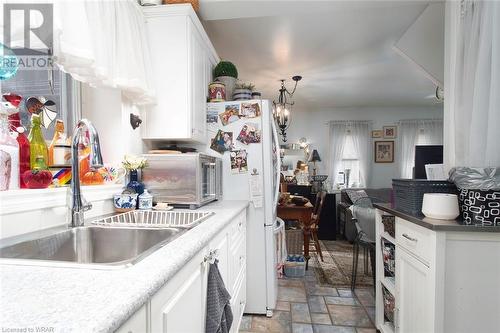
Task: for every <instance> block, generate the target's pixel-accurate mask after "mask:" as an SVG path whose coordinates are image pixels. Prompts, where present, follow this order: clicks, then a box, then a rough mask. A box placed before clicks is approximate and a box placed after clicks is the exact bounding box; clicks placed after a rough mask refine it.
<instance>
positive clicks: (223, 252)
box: [208, 228, 231, 292]
mask: <svg viewBox="0 0 500 333" xmlns="http://www.w3.org/2000/svg"><path fill="white" fill-rule="evenodd" d="M208 250H209V251H214V250H216V251H217V259H218V260H219V263H218V265H217V266H218V267H219V271H220V275H221V276H222V280H224V284H225V286H226V289H227V291H229V292H231V290H230V287H231V285H230V281H229V243H228V229H227V228H226V229H224V231H223V232H221V233H220V234H219V235H217V237H215V238H214V239H213V240H212V241H211V242H210V244H209V246H208Z"/></svg>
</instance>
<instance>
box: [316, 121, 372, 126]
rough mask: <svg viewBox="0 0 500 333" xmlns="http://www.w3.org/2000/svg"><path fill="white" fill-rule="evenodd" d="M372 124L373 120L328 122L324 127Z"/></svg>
mask: <svg viewBox="0 0 500 333" xmlns="http://www.w3.org/2000/svg"><path fill="white" fill-rule="evenodd" d="M354 123H358V124H373V120H329V121H327V122H326V123H325V125H330V124H354Z"/></svg>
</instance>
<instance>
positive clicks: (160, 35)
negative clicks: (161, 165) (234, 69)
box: [141, 4, 219, 142]
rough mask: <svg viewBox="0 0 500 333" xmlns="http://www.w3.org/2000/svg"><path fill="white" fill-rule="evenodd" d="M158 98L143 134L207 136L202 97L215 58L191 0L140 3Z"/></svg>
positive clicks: (156, 136)
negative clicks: (141, 4) (183, 1)
mask: <svg viewBox="0 0 500 333" xmlns="http://www.w3.org/2000/svg"><path fill="white" fill-rule="evenodd" d="M143 12H144V16H145V18H146V22H147V24H146V27H147V35H148V42H149V47H150V51H151V52H150V53H151V65H152V66H151V68H152V70H153V73H152V75H153V80H152V81H153V83H154V88H155V90H156V98H157V104H156V105H155V106H152V107H149V108H147V109H146V110H145V112H144V114H143V120H144V122H143V124H142V126H141V128H142V138H143V139H144V140H149V141H155V140H157V141H160V140H170V141H192V142H206V137H205V136H206V100H207V95H208V84H209V83H210V81H211V80H212V69H213V68H214V67H215V65H216V64H217V62H218V61H219V58H218V56H217V54H216V52H215V49H214V47H213V45H212V43H211V42H210V40H209V38H208V36H207V34H206V32H205V30H204V29H203V26H202V25H201V23H200V20H199V19H198V17H197V16H196V14H195V12H194V11H193V9H192V7H191V5H189V4H185V5H168V6H152V7H144V9H143Z"/></svg>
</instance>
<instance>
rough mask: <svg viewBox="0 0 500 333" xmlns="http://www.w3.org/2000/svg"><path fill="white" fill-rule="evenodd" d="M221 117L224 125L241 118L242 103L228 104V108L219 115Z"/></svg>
mask: <svg viewBox="0 0 500 333" xmlns="http://www.w3.org/2000/svg"><path fill="white" fill-rule="evenodd" d="M219 117H220V121H221V122H222V125H224V126H226V125H228V124H231V123H234V122H235V121H238V120H240V105H239V104H229V105H226V110H225V111H224V112H222V113H221V114H220V115H219Z"/></svg>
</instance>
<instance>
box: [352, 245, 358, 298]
mask: <svg viewBox="0 0 500 333" xmlns="http://www.w3.org/2000/svg"><path fill="white" fill-rule="evenodd" d="M358 259H359V243H358V240H357V239H356V240H355V241H354V247H353V249H352V276H351V290H352V291H354V288H355V287H356V277H357V274H358Z"/></svg>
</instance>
